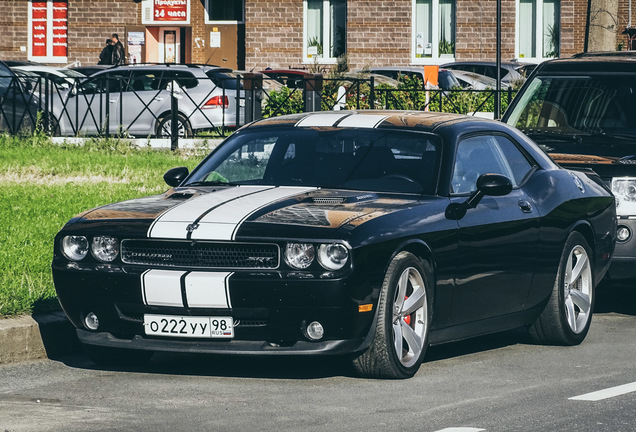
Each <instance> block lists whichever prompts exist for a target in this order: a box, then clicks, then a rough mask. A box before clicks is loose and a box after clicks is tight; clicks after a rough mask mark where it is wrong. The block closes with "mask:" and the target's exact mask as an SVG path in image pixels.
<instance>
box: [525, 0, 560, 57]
mask: <svg viewBox="0 0 636 432" xmlns="http://www.w3.org/2000/svg"><path fill="white" fill-rule="evenodd" d="M517 1H518V5H517V57H518V58H522V59H534V60H541V59H544V58H552V57H558V56H559V40H560V37H561V30H560V25H559V23H560V16H559V15H560V14H559V10H560V0H517Z"/></svg>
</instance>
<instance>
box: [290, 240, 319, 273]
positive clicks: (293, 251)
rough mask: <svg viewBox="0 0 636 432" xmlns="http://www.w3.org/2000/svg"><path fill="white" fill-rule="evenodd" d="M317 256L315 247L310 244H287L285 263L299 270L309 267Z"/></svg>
mask: <svg viewBox="0 0 636 432" xmlns="http://www.w3.org/2000/svg"><path fill="white" fill-rule="evenodd" d="M315 256H316V251H315V249H314V245H312V244H309V243H287V246H286V247H285V262H286V263H287V265H289V266H290V267H292V268H295V269H297V270H303V269H306V268H307V267H309V266H310V265H311V263H312V262H313V261H314V257H315Z"/></svg>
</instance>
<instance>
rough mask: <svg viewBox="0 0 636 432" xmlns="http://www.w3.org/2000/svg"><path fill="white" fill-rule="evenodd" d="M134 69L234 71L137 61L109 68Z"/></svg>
mask: <svg viewBox="0 0 636 432" xmlns="http://www.w3.org/2000/svg"><path fill="white" fill-rule="evenodd" d="M132 69H144V70H156V69H160V70H165V69H183V70H202V71H204V72H206V71H209V70H214V71H219V72H232V69H231V68H227V67H222V66H216V65H208V64H190V63H135V64H126V65H121V66H116V67H111V68H108V70H132Z"/></svg>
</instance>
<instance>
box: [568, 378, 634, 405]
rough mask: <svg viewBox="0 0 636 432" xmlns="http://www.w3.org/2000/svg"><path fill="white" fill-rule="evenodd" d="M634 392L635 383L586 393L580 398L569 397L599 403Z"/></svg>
mask: <svg viewBox="0 0 636 432" xmlns="http://www.w3.org/2000/svg"><path fill="white" fill-rule="evenodd" d="M631 392H636V382H633V383H630V384H623V385H619V386H617V387H610V388H607V389H605V390H599V391H595V392H592V393H586V394H584V395H580V396H574V397H571V398H570V400H584V401H600V400H603V399H608V398H611V397H615V396H620V395H624V394H626V393H631Z"/></svg>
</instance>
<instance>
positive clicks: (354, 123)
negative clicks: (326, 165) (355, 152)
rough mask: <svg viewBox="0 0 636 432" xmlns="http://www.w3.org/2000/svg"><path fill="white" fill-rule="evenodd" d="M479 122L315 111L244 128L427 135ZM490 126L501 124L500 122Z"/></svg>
mask: <svg viewBox="0 0 636 432" xmlns="http://www.w3.org/2000/svg"><path fill="white" fill-rule="evenodd" d="M471 121H472V122H480V123H483V121H488V120H483V119H478V118H475V117H470V116H467V115H463V114H452V113H441V112H425V111H395V110H366V111H342V112H334V111H318V112H314V113H301V114H291V115H286V116H280V117H272V118H267V119H262V120H258V121H256V122H254V123H251V124H250V125H248V126H246V128H256V127H268V126H292V127H352V128H355V127H360V128H385V127H388V128H398V129H400V128H403V129H418V130H422V131H428V132H431V131H433V130H434V129H435V128H437V127H438V126H440V125H442V124H450V123H457V122H471ZM493 123H494V124H499V125H501V123H500V122H494V121H493Z"/></svg>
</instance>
